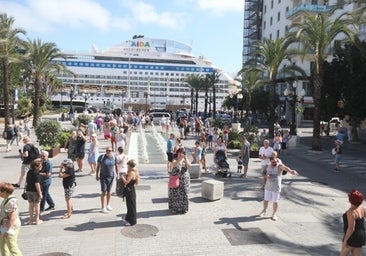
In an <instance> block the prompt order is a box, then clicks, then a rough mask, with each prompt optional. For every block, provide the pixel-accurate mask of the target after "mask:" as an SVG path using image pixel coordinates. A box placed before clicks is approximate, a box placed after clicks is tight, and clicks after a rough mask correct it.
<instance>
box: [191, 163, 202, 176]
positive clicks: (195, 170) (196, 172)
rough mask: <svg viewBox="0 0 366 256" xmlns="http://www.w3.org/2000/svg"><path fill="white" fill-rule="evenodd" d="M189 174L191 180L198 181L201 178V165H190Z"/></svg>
mask: <svg viewBox="0 0 366 256" xmlns="http://www.w3.org/2000/svg"><path fill="white" fill-rule="evenodd" d="M189 174H190V175H191V179H199V178H200V177H201V165H200V164H191V168H190V169H189Z"/></svg>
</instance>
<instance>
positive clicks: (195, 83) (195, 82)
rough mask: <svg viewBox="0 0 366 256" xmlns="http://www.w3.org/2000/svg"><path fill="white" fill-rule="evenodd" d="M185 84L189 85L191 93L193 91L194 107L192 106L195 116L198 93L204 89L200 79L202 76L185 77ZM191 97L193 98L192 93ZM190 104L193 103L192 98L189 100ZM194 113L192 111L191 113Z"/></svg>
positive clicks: (202, 80)
mask: <svg viewBox="0 0 366 256" xmlns="http://www.w3.org/2000/svg"><path fill="white" fill-rule="evenodd" d="M186 82H187V83H188V84H189V86H190V87H191V89H192V90H193V91H195V96H194V97H195V101H194V102H195V106H194V109H195V114H197V113H198V96H199V95H198V93H199V91H200V90H202V89H203V88H204V82H205V81H204V79H203V78H202V76H200V75H193V74H190V75H188V76H187V77H186ZM192 96H193V93H192ZM191 100H192V102H193V98H192V99H191ZM193 112H194V111H193Z"/></svg>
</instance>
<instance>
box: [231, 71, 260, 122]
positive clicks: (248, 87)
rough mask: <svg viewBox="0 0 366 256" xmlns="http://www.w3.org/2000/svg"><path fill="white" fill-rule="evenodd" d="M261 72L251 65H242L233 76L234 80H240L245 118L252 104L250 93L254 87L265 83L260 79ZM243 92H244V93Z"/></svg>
mask: <svg viewBox="0 0 366 256" xmlns="http://www.w3.org/2000/svg"><path fill="white" fill-rule="evenodd" d="M261 78H262V76H261V72H260V71H259V70H258V69H256V68H253V67H244V68H242V69H241V70H240V71H239V72H238V74H237V77H236V78H235V80H236V81H238V82H240V84H241V91H242V92H243V95H244V96H245V99H243V100H245V101H246V117H245V118H246V120H248V117H249V111H250V109H251V105H252V93H253V91H254V89H256V88H258V87H260V86H263V85H264V84H265V83H264V81H263V80H262V79H261ZM244 92H245V93H244Z"/></svg>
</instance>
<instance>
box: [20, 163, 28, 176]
mask: <svg viewBox="0 0 366 256" xmlns="http://www.w3.org/2000/svg"><path fill="white" fill-rule="evenodd" d="M29 167H30V164H22V167H21V168H20V172H21V173H22V174H26V173H27V172H28V171H29Z"/></svg>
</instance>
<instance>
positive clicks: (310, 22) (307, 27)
mask: <svg viewBox="0 0 366 256" xmlns="http://www.w3.org/2000/svg"><path fill="white" fill-rule="evenodd" d="M353 25H354V20H353V18H352V16H350V15H349V14H348V13H342V14H341V15H339V16H338V17H336V18H335V19H330V18H329V14H321V13H319V14H316V15H313V14H310V13H305V14H304V18H303V19H301V23H295V24H293V26H292V27H291V29H290V31H294V36H295V38H296V40H298V41H299V42H300V43H301V45H302V56H306V55H307V57H308V58H309V59H310V60H311V61H313V64H314V65H313V68H312V70H311V72H312V83H313V86H314V91H313V100H314V117H313V138H312V149H313V150H321V149H322V145H321V140H320V121H321V120H320V113H321V109H320V107H321V91H322V87H323V63H324V61H325V58H326V56H327V54H326V50H327V49H328V47H330V45H331V43H332V42H333V40H334V39H335V38H336V37H337V36H338V35H340V34H343V35H344V36H345V37H346V38H348V39H352V37H353V35H354V30H353V29H352V26H353Z"/></svg>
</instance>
